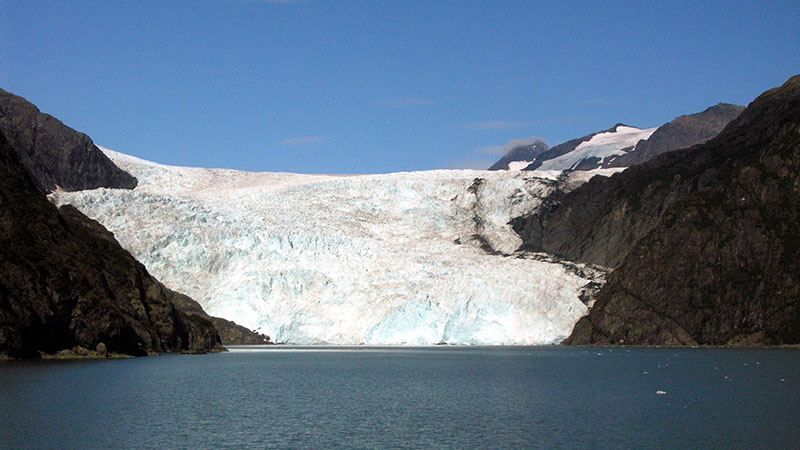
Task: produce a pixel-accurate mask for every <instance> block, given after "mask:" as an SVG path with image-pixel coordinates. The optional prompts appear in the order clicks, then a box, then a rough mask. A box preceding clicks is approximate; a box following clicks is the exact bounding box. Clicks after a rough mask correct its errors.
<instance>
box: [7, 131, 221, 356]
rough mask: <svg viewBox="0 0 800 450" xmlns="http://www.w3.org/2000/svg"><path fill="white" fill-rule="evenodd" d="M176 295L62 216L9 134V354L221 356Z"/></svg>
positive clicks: (81, 222) (82, 224) (208, 327)
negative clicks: (84, 351) (79, 351)
mask: <svg viewBox="0 0 800 450" xmlns="http://www.w3.org/2000/svg"><path fill="white" fill-rule="evenodd" d="M174 295H175V294H174V293H173V292H171V291H169V290H168V289H166V288H165V287H164V286H163V285H162V284H161V283H159V282H158V281H157V280H155V279H154V278H152V277H151V276H150V275H149V274H148V273H147V270H146V269H145V268H144V266H142V265H141V264H139V263H138V262H136V260H135V259H133V257H132V256H131V255H130V254H129V253H128V252H126V251H125V250H123V249H122V248H121V247H120V246H119V244H118V243H117V242H116V240H115V239H114V236H113V235H112V234H111V233H109V232H108V231H107V230H105V228H103V227H102V226H101V225H100V224H98V223H97V222H95V221H93V220H91V219H88V218H87V217H86V216H84V215H83V214H81V213H80V212H79V211H77V210H76V209H75V208H72V207H69V206H65V207H62V208H61V209H59V210H56V208H55V206H53V205H52V204H50V202H48V201H47V199H46V198H45V196H44V195H43V194H42V193H41V192H39V191H38V190H37V189H36V187H35V186H34V183H33V180H32V179H31V177H30V176H29V175H28V173H27V171H26V170H25V168H24V167H23V166H22V164H21V163H20V162H19V160H18V159H17V155H16V153H15V152H14V150H13V148H12V147H11V146H10V145H9V144H8V142H7V141H6V139H5V137H4V136H3V134H2V133H0V354H7V355H10V356H15V357H36V356H38V352H39V351H43V352H46V353H55V352H57V351H59V350H62V349H69V348H72V347H74V346H82V347H85V348H89V349H94V348H95V347H96V346H97V345H98V344H99V343H101V342H102V343H104V344H105V346H106V348H107V350H108V351H109V352H117V353H126V354H131V355H146V354H148V353H150V352H164V351H190V352H205V351H210V350H213V349H218V348H220V347H221V346H220V339H219V335H218V334H217V332H216V330H215V329H214V327H213V325H212V324H211V323H210V322H209V321H208V320H206V319H204V318H202V317H199V316H197V315H187V314H184V313H182V312H180V311H178V309H176V307H175V305H174V303H173V301H172V297H173V296H174Z"/></svg>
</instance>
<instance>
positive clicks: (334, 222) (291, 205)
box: [51, 149, 621, 345]
mask: <svg viewBox="0 0 800 450" xmlns="http://www.w3.org/2000/svg"><path fill="white" fill-rule="evenodd" d="M103 151H104V152H105V153H106V154H107V155H108V156H109V158H111V159H112V161H113V162H114V163H115V164H117V165H118V166H119V167H121V168H122V169H123V170H125V171H127V172H129V173H130V174H132V175H133V176H135V177H136V178H137V179H138V180H139V184H138V186H137V187H136V188H135V189H134V190H124V189H105V188H101V189H94V190H87V191H78V192H63V191H56V192H55V193H53V194H51V200H53V201H54V202H55V203H57V204H72V205H74V206H75V207H77V208H78V209H80V210H81V211H82V212H83V213H84V214H86V215H88V216H89V217H91V218H93V219H95V220H97V221H98V222H100V223H102V224H103V225H104V226H105V227H106V228H108V229H109V230H110V231H111V232H113V233H114V235H115V236H116V238H117V240H118V241H119V242H120V244H122V246H123V247H125V248H126V249H127V250H129V251H130V252H131V253H132V254H133V255H134V256H135V257H136V258H137V259H138V260H139V261H141V262H142V263H143V264H144V265H145V266H146V267H147V269H148V271H150V272H151V273H152V274H153V275H155V276H156V277H158V278H159V279H160V280H162V281H163V282H164V283H165V284H166V285H167V286H168V287H170V288H172V289H174V290H176V291H179V292H183V293H186V294H187V295H189V296H191V297H193V298H194V299H195V300H197V301H198V302H200V304H201V305H202V306H203V308H205V310H206V311H208V312H209V313H210V314H212V315H215V316H220V317H224V318H226V319H230V320H233V321H235V322H237V323H240V324H242V325H245V326H247V327H249V328H251V329H254V330H257V331H259V332H261V333H265V334H267V335H269V336H271V337H272V338H273V340H275V341H277V342H284V343H295V344H376V345H377V344H380V345H386V344H397V345H400V344H405V345H428V344H437V343H448V344H486V345H501V344H502V345H506V344H507V345H522V344H551V343H558V342H560V341H561V340H563V339H564V338H566V336H568V335H569V333H570V332H571V331H572V328H573V326H574V324H575V323H576V322H577V321H578V319H580V318H581V317H582V316H584V315H585V314H586V313H587V306H586V305H585V304H584V302H583V301H581V298H580V297H581V293H582V291H583V290H584V289H585V287H586V286H587V285H588V284H590V283H591V282H593V281H597V276H600V275H597V270H595V269H594V268H590V267H583V266H581V265H577V266H581V270H575V267H576V265H574V264H572V265H568V264H563V263H561V262H559V261H555V260H553V259H552V258H550V259H548V258H536V257H530V255H525V254H521V253H519V252H517V251H516V250H517V248H518V247H519V245H520V244H521V240H520V238H519V237H518V236H517V235H516V233H514V231H513V230H512V229H511V227H510V226H509V225H508V222H509V220H510V219H511V218H512V217H517V216H521V215H523V214H527V213H530V212H533V211H535V209H536V208H538V207H539V206H540V205H541V204H542V201H543V200H544V199H545V198H547V196H549V195H551V194H552V193H553V192H554V191H556V190H559V189H560V190H570V189H572V188H574V187H576V186H577V185H579V184H581V183H582V182H585V181H587V180H588V179H589V178H591V177H592V176H594V175H598V174H600V175H608V174H610V173H613V172H614V171H617V170H621V169H604V170H595V171H589V172H572V173H564V174H562V173H561V172H559V171H530V172H524V171H523V172H518V171H493V172H490V171H477V170H433V171H422V172H408V173H392V174H381V175H301V174H290V173H254V172H244V171H236V170H228V169H204V168H187V167H174V166H166V165H161V164H156V163H152V162H148V161H144V160H141V159H138V158H135V157H132V156H128V155H125V154H122V153H118V152H114V151H111V150H108V149H103ZM592 274H594V275H592Z"/></svg>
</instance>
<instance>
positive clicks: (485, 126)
mask: <svg viewBox="0 0 800 450" xmlns="http://www.w3.org/2000/svg"><path fill="white" fill-rule="evenodd" d="M530 125H531V124H530V123H529V122H511V121H507V120H487V121H484V122H465V123H462V124H461V125H460V126H461V128H466V129H468V130H515V129H517V128H525V127H527V126H530Z"/></svg>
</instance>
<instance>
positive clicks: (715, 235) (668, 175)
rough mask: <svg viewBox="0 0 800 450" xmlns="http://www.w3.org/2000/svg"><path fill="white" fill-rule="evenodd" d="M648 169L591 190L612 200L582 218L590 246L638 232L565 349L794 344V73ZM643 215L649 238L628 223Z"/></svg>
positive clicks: (799, 186)
mask: <svg viewBox="0 0 800 450" xmlns="http://www.w3.org/2000/svg"><path fill="white" fill-rule="evenodd" d="M652 162H653V164H645V165H644V166H642V167H640V168H638V169H637V170H633V171H631V172H630V173H628V171H626V172H625V173H623V174H621V175H622V176H618V177H612V178H616V179H615V180H614V181H612V182H609V183H593V184H594V186H590V188H594V191H592V192H600V193H602V199H603V200H604V201H607V202H608V203H609V205H608V207H607V208H606V210H605V214H596V213H593V214H592V215H591V216H590V217H592V219H594V220H598V222H599V224H601V226H600V228H599V229H600V230H601V232H600V234H599V236H598V237H597V238H596V239H597V240H601V239H609V238H613V237H614V236H615V235H614V234H613V233H609V232H608V230H609V229H612V228H614V227H624V226H625V225H627V226H637V224H638V227H639V230H640V231H639V232H640V233H643V234H644V236H642V238H641V239H636V242H635V245H633V246H632V249H631V250H630V252H629V254H627V256H624V257H620V256H619V254H617V255H616V256H615V257H613V258H609V259H607V260H606V262H608V261H611V262H612V263H613V262H615V261H621V265H620V267H619V268H618V269H616V270H615V271H614V272H612V274H611V275H610V276H609V278H608V282H607V283H606V285H605V286H604V287H603V288H602V289H601V291H600V293H599V294H598V297H597V301H596V303H595V304H594V307H593V308H592V310H591V311H590V313H589V315H588V316H587V317H584V318H583V319H581V321H580V322H578V324H577V325H576V327H575V329H574V331H573V334H572V336H571V337H570V338H569V339H568V340H567V341H566V343H568V344H596V343H614V344H616V343H624V344H644V345H695V344H699V345H779V344H798V343H800V76H796V77H793V78H792V79H790V80H789V81H787V82H786V83H785V84H784V85H783V86H782V87H780V88H776V89H773V90H770V91H768V92H766V93H764V94H762V95H761V96H759V97H758V98H757V99H756V100H755V101H754V102H753V103H752V104H751V105H750V106H749V107H748V108H747V109H746V110H745V111H744V112H743V113H742V114H741V115H740V116H739V117H738V118H737V119H736V120H735V121H733V122H731V124H730V125H729V126H728V127H726V128H725V130H724V131H723V132H722V133H721V134H720V135H719V136H718V137H717V138H715V139H713V140H711V141H709V142H708V143H707V144H704V145H701V146H698V147H695V148H693V149H692V150H690V151H688V152H676V153H668V154H664V155H661V157H657V158H656V159H654V160H653V161H652ZM629 171H630V169H629ZM626 186H628V187H626ZM583 195H584V196H585V197H584V198H586V199H587V200H595V199H598V198H599V197H592V195H591V192H589V191H587V192H584V193H583ZM572 205H573V208H574V209H575V210H577V209H578V208H579V207H578V206H577V205H576V204H574V203H573V204H572ZM587 208H589V209H592V210H593V211H601V210H602V208H599V207H598V208H591V207H590V206H587ZM648 212H650V213H652V216H651V218H649V219H648V220H647V221H648V222H649V223H652V226H650V228H651V229H650V230H649V231H647V232H643V231H642V228H643V225H642V224H643V223H644V220H643V219H642V218H640V219H638V220H631V219H626V215H628V216H631V215H637V214H638V215H641V214H647V213H648ZM587 220H590V219H587ZM585 242H589V243H590V244H591V241H585ZM562 248H563V247H562ZM586 248H591V245H589V246H586V247H584V248H583V249H580V248H577V247H576V248H575V250H585V249H586ZM626 253H627V252H626ZM575 254H580V252H579V251H578V252H576V253H575ZM583 255H584V256H586V255H591V253H586V252H585V251H584V253H583Z"/></svg>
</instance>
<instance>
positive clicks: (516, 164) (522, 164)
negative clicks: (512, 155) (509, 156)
mask: <svg viewBox="0 0 800 450" xmlns="http://www.w3.org/2000/svg"><path fill="white" fill-rule="evenodd" d="M532 162H533V161H511V162H510V163H508V170H510V171H519V170H522V169H524V168H526V167H528V166H530V165H531V163H532Z"/></svg>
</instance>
